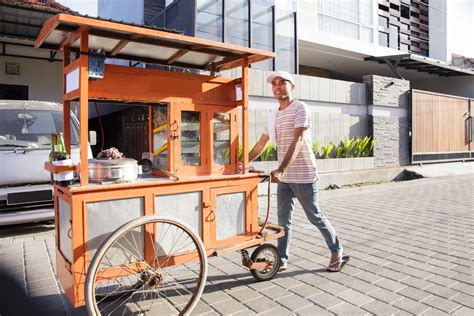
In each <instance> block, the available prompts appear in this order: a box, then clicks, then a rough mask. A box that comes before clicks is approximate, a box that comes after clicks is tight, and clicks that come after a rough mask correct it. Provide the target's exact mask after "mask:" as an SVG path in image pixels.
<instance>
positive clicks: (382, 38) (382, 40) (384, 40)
mask: <svg viewBox="0 0 474 316" xmlns="http://www.w3.org/2000/svg"><path fill="white" fill-rule="evenodd" d="M379 45H381V46H386V47H388V34H387V33H384V32H379Z"/></svg>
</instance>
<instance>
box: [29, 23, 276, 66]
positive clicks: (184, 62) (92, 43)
mask: <svg viewBox="0 0 474 316" xmlns="http://www.w3.org/2000/svg"><path fill="white" fill-rule="evenodd" d="M82 31H87V32H89V49H95V50H98V49H103V50H105V52H106V56H107V58H118V59H126V60H134V61H141V62H145V63H152V64H160V65H168V66H176V67H183V68H194V69H202V70H212V68H214V70H225V69H231V68H234V67H238V66H240V59H241V58H244V57H248V58H249V63H254V62H258V61H261V60H265V59H268V58H273V57H275V54H274V53H269V52H265V51H262V50H257V49H253V48H246V47H241V46H237V45H232V44H226V43H220V42H216V41H211V40H207V39H201V38H196V37H191V36H186V35H182V34H176V33H173V32H167V31H163V30H158V29H152V28H149V27H143V26H137V25H130V24H125V23H120V22H115V21H110V20H103V19H98V18H91V17H85V16H77V15H69V14H57V15H56V16H54V17H52V18H51V19H49V20H48V21H47V22H46V23H45V24H44V26H43V28H42V30H41V32H40V34H39V35H38V38H37V39H36V43H35V47H37V48H47V49H53V50H62V49H63V48H64V47H67V46H70V47H71V49H73V50H79V47H80V41H79V34H80V32H82Z"/></svg>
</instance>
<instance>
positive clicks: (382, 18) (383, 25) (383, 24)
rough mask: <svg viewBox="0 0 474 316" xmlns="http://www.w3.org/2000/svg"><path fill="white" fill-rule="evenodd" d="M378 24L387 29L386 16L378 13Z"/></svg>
mask: <svg viewBox="0 0 474 316" xmlns="http://www.w3.org/2000/svg"><path fill="white" fill-rule="evenodd" d="M379 26H381V27H383V28H386V29H388V18H387V17H384V16H381V15H379Z"/></svg>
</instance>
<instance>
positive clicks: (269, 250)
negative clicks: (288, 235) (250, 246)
mask: <svg viewBox="0 0 474 316" xmlns="http://www.w3.org/2000/svg"><path fill="white" fill-rule="evenodd" d="M251 260H252V262H267V263H268V266H266V267H264V268H258V269H250V273H252V275H253V277H254V278H255V279H256V280H257V281H268V280H270V279H272V278H273V277H274V276H275V275H276V274H277V272H278V270H279V269H280V264H281V260H280V255H279V254H278V250H277V248H276V247H275V246H273V245H270V244H263V245H260V246H258V247H257V249H255V250H254V252H253V253H252V256H251Z"/></svg>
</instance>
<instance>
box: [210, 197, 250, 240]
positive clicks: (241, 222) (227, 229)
mask: <svg viewBox="0 0 474 316" xmlns="http://www.w3.org/2000/svg"><path fill="white" fill-rule="evenodd" d="M244 233H245V192H235V193H225V194H218V195H216V240H223V239H226V238H229V237H233V236H237V235H242V234H244Z"/></svg>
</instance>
